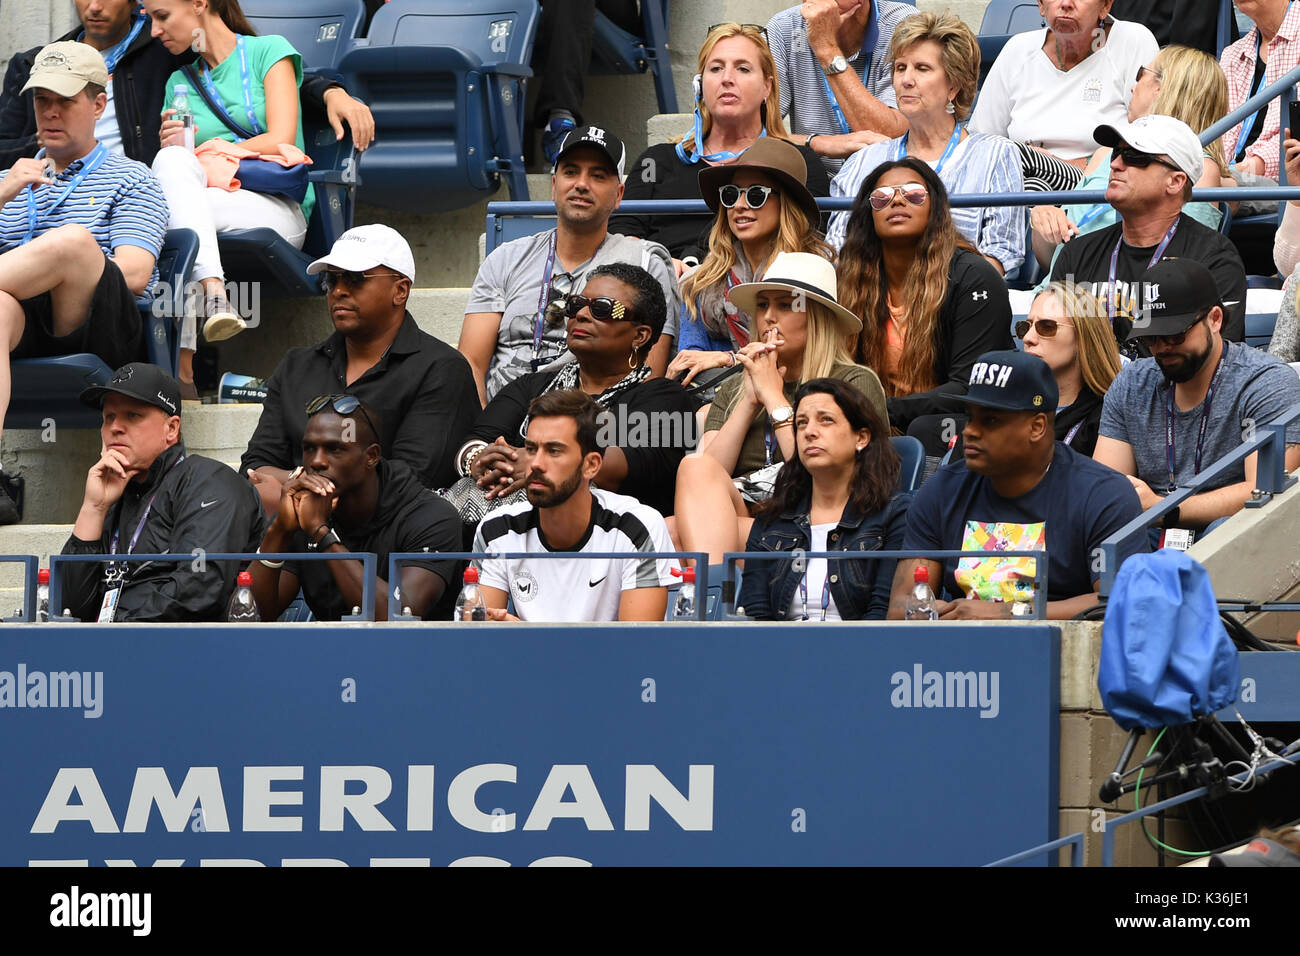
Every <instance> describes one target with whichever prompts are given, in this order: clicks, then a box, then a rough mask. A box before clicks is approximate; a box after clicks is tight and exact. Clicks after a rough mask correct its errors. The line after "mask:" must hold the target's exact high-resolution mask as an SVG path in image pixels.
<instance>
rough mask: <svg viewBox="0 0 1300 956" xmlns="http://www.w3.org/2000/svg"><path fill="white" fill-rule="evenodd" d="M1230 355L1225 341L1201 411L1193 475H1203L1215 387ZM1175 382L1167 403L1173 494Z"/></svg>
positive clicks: (1167, 444) (1167, 446) (1167, 454)
mask: <svg viewBox="0 0 1300 956" xmlns="http://www.w3.org/2000/svg"><path fill="white" fill-rule="evenodd" d="M1227 354H1228V340H1227V339H1224V340H1223V350H1222V351H1221V352H1220V353H1219V361H1218V362H1216V363H1215V365H1214V375H1213V376H1211V377H1210V387H1209V389H1207V390H1206V392H1205V405H1204V407H1203V409H1202V410H1201V424H1200V427H1199V429H1198V430H1197V435H1196V455H1195V457H1194V458H1193V459H1192V466H1193V468H1194V469H1195V471H1194V472H1193V474H1198V475H1199V474H1200V473H1201V455H1202V453H1204V451H1205V431H1206V429H1207V428H1208V427H1209V424H1210V404H1211V403H1212V402H1213V401H1214V387H1215V385H1216V384H1218V381H1219V372H1220V371H1221V370H1222V369H1223V360H1224V358H1225V357H1226V356H1227ZM1175 387H1176V386H1175V385H1174V383H1173V382H1170V383H1169V399H1168V401H1166V402H1165V464H1167V465H1168V466H1169V490H1170V491H1171V492H1172V491H1173V490H1174V489H1175V488H1177V487H1178V486H1177V485H1176V484H1174V471H1175V466H1174V458H1175V456H1174V389H1175Z"/></svg>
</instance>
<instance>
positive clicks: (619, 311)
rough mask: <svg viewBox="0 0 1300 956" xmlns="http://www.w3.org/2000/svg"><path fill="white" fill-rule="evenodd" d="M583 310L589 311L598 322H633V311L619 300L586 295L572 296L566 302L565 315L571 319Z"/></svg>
mask: <svg viewBox="0 0 1300 956" xmlns="http://www.w3.org/2000/svg"><path fill="white" fill-rule="evenodd" d="M583 309H587V311H588V312H590V313H591V317H592V318H593V319H595V320H596V321H598V322H622V321H624V320H626V321H628V322H631V321H632V310H631V309H629V308H628V307H627V306H625V305H624V304H623V303H622V302H620V301H618V299H611V298H610V297H609V296H607V295H600V296H596V297H595V298H594V299H589V298H587V297H586V296H585V295H571V296H569V297H568V299H566V300H565V303H564V314H565V315H566V316H568V317H569V318H571V319H572V318H576V317H577V315H578V313H579V312H581V311H582V310H583Z"/></svg>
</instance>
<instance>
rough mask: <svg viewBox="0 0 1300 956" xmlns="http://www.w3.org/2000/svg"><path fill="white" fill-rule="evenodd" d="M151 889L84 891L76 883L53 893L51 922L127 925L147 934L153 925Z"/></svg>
mask: <svg viewBox="0 0 1300 956" xmlns="http://www.w3.org/2000/svg"><path fill="white" fill-rule="evenodd" d="M152 910H153V895H152V894H150V893H82V892H81V890H80V888H79V887H78V886H76V885H75V884H74V885H73V886H72V888H71V889H70V890H69V891H68V892H67V893H55V894H54V895H53V896H51V897H50V925H51V926H58V927H84V926H95V927H118V928H120V927H127V928H129V929H130V930H131V934H132V935H133V936H148V935H149V932H150V930H151V928H152V926H153V919H152V916H151V914H152Z"/></svg>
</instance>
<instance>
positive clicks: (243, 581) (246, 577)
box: [235, 571, 253, 588]
mask: <svg viewBox="0 0 1300 956" xmlns="http://www.w3.org/2000/svg"><path fill="white" fill-rule="evenodd" d="M235 584H236V586H237V587H241V588H251V587H252V586H253V574H252V572H251V571H240V572H239V577H238V578H236V579H235Z"/></svg>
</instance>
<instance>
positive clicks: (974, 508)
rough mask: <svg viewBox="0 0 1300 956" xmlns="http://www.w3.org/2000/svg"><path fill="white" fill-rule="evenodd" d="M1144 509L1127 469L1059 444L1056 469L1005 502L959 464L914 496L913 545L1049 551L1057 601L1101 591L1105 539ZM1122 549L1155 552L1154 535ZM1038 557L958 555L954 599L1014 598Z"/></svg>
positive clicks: (947, 575) (952, 570)
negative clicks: (1149, 546)
mask: <svg viewBox="0 0 1300 956" xmlns="http://www.w3.org/2000/svg"><path fill="white" fill-rule="evenodd" d="M1141 513H1142V505H1141V504H1140V503H1139V501H1138V496H1137V492H1136V491H1134V490H1133V485H1132V484H1131V483H1130V482H1129V480H1128V478H1126V477H1125V476H1124V475H1121V474H1120V473H1119V472H1118V471H1114V470H1113V469H1110V468H1107V467H1106V466H1105V465H1102V464H1099V463H1097V462H1095V461H1093V460H1092V459H1091V458H1085V457H1083V456H1082V455H1080V454H1078V453H1077V452H1075V451H1073V450H1072V449H1070V448H1068V447H1067V446H1065V445H1063V444H1061V443H1060V442H1057V443H1056V450H1055V454H1054V457H1053V458H1052V464H1051V467H1050V468H1048V469H1047V474H1046V475H1044V476H1043V479H1042V480H1041V481H1039V482H1038V484H1037V485H1035V486H1034V487H1033V488H1032V489H1031V490H1030V491H1029V492H1027V493H1026V494H1023V495H1021V496H1020V497H1018V498H1003V497H1002V496H1001V495H999V494H998V493H997V492H995V491H994V490H993V483H992V482H991V481H990V480H989V479H988V478H985V477H984V476H983V475H978V474H976V473H975V472H973V471H968V470H967V469H966V462H965V461H964V460H961V461H954V462H952V463H951V464H949V465H945V466H944V467H943V468H940V469H939V470H938V471H937V472H935V473H934V476H933V477H932V478H931V479H930V480H929V481H927V482H926V483H925V484H923V485H922V486H921V488H920V490H918V491H917V492H916V495H915V496H914V497H913V498H912V506H911V508H910V509H909V510H908V512H907V536H906V538H905V539H904V541H903V550H904V551H956V550H963V551H970V550H983V551H1030V550H1046V551H1047V597H1048V600H1049V601H1062V600H1065V599H1067V598H1072V597H1078V596H1079V595H1080V594H1087V593H1089V592H1090V591H1092V585H1093V582H1094V581H1096V580H1098V578H1100V576H1101V565H1100V561H1099V556H1100V553H1101V552H1100V551H1099V550H1098V549H1099V548H1100V547H1101V543H1102V541H1104V540H1105V539H1106V538H1109V537H1110V536H1111V535H1112V534H1114V533H1115V532H1116V531H1118V530H1119V529H1120V528H1122V527H1124V525H1126V524H1128V523H1129V522H1130V521H1132V520H1133V519H1134V518H1136V517H1137V516H1138V515H1140V514H1141ZM1136 537H1137V541H1136V542H1133V543H1131V544H1130V546H1129V548H1128V549H1127V550H1126V551H1123V552H1122V553H1121V554H1120V561H1121V563H1122V562H1123V560H1124V558H1126V557H1128V555H1129V554H1134V553H1138V552H1141V551H1145V550H1146V536H1145V535H1137V536H1136ZM1033 560H1034V559H1033V558H1003V559H997V558H985V559H978V558H960V559H958V558H950V559H948V560H946V561H944V562H943V565H944V577H943V580H944V586H945V587H946V588H947V590H948V594H949V595H950V596H952V597H954V598H958V597H967V596H970V591H972V590H974V591H975V592H976V594H977V595H978V596H979V597H981V598H983V599H984V600H998V599H1001V600H1013V599H1014V598H1013V597H1012V595H1013V592H1014V590H1015V585H1014V582H1015V580H1016V579H1017V578H1019V577H1021V575H1019V574H1017V573H1016V572H1017V569H1020V570H1022V571H1023V570H1025V569H1026V568H1027V566H1028V564H1029V563H1030V562H1032V561H1033Z"/></svg>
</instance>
